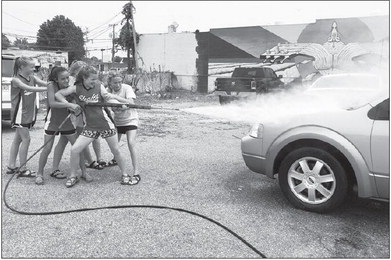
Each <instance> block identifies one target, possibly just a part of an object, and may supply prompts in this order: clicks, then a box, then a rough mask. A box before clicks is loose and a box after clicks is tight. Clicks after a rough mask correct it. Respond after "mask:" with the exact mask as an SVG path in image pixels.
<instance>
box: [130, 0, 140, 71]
mask: <svg viewBox="0 0 391 260" xmlns="http://www.w3.org/2000/svg"><path fill="white" fill-rule="evenodd" d="M130 6H131V7H132V8H131V11H130V14H131V19H132V28H133V30H132V31H133V46H134V47H133V48H134V50H133V53H134V57H133V60H134V70H135V72H137V69H138V66H137V39H136V27H135V25H134V15H133V9H134V6H133V3H132V1H130Z"/></svg>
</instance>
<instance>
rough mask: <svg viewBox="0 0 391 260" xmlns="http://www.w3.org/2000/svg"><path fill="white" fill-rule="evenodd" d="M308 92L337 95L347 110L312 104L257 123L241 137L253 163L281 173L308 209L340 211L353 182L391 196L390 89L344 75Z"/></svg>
mask: <svg viewBox="0 0 391 260" xmlns="http://www.w3.org/2000/svg"><path fill="white" fill-rule="evenodd" d="M357 92H358V93H359V94H357V95H356V97H355V94H354V93H357ZM302 94H303V95H308V96H310V97H311V98H316V97H317V96H318V97H319V96H324V95H325V94H328V95H330V94H332V95H333V97H335V98H336V99H337V103H338V104H339V107H340V108H341V109H330V110H323V111H319V112H313V111H312V113H311V111H310V110H311V109H310V108H309V109H308V114H307V113H301V114H298V115H294V116H289V117H288V118H284V120H281V121H278V122H274V123H268V122H261V123H257V124H256V125H254V127H253V128H252V129H251V131H250V133H249V134H248V135H247V136H245V137H243V138H242V143H241V149H242V156H243V159H244V161H245V163H246V165H247V166H248V168H249V169H251V170H252V171H254V172H257V173H261V174H265V175H267V176H268V177H270V178H274V176H275V175H278V180H279V185H280V187H281V190H282V192H283V194H284V195H285V197H286V198H287V199H288V200H289V201H290V202H291V203H292V204H293V205H294V206H296V207H298V208H301V209H305V210H309V211H315V212H326V211H329V210H332V209H335V208H336V207H338V206H340V205H341V204H342V203H343V202H344V201H345V199H346V198H347V196H348V193H349V192H352V191H353V187H357V193H358V196H359V197H362V198H371V199H377V200H389V194H390V189H389V177H390V173H389V163H390V154H389V123H390V122H389V102H390V101H389V92H388V87H387V86H386V87H384V88H383V87H382V83H381V80H380V79H379V78H378V77H375V76H372V75H361V74H360V75H358V74H341V75H332V76H323V77H321V78H319V79H318V80H316V81H315V82H314V83H313V85H312V86H311V87H310V88H309V89H308V90H307V91H306V92H304V93H302ZM297 100H299V101H300V100H302V99H300V98H299V99H296V100H294V102H297Z"/></svg>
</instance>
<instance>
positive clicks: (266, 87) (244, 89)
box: [214, 67, 284, 105]
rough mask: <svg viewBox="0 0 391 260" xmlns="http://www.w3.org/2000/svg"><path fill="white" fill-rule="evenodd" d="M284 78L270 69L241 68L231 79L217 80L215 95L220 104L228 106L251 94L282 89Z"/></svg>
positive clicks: (235, 71) (236, 69)
mask: <svg viewBox="0 0 391 260" xmlns="http://www.w3.org/2000/svg"><path fill="white" fill-rule="evenodd" d="M281 78H282V76H277V75H276V73H275V72H274V71H273V69H271V68H268V67H255V68H251V67H239V68H235V70H234V71H233V73H232V76H231V78H217V79H216V81H215V86H216V89H215V92H214V94H215V95H218V96H219V101H220V104H222V105H223V104H226V103H229V102H231V101H232V100H235V99H239V98H240V97H245V96H249V94H251V93H257V94H261V93H267V92H270V91H273V90H277V89H281V88H282V87H284V83H283V82H282V81H281Z"/></svg>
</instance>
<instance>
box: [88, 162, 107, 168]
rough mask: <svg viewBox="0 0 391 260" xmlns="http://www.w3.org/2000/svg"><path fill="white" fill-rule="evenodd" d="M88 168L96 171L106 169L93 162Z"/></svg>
mask: <svg viewBox="0 0 391 260" xmlns="http://www.w3.org/2000/svg"><path fill="white" fill-rule="evenodd" d="M86 167H87V168H92V169H96V170H103V168H104V167H103V166H102V165H100V164H99V163H97V162H96V161H93V162H92V163H91V164H87V165H86Z"/></svg>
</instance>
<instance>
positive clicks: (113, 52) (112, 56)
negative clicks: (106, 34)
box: [109, 24, 116, 64]
mask: <svg viewBox="0 0 391 260" xmlns="http://www.w3.org/2000/svg"><path fill="white" fill-rule="evenodd" d="M109 26H113V47H112V49H111V64H113V63H114V54H115V50H114V39H115V26H116V24H109Z"/></svg>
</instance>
